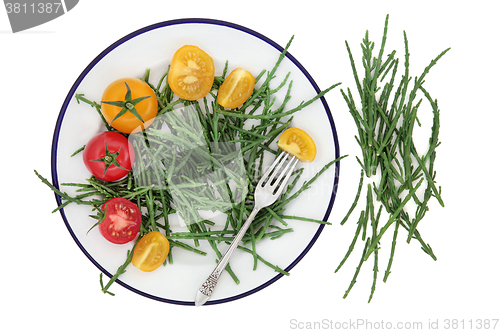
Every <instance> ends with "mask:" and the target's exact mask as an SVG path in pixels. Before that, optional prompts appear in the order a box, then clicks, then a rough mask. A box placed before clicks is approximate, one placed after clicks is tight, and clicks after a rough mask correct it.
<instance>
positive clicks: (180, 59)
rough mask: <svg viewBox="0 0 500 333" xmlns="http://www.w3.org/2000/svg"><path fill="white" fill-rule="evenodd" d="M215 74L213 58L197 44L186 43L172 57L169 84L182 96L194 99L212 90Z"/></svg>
mask: <svg viewBox="0 0 500 333" xmlns="http://www.w3.org/2000/svg"><path fill="white" fill-rule="evenodd" d="M214 75H215V66H214V61H213V59H212V58H211V57H210V56H209V55H208V54H207V53H206V52H205V51H203V50H202V49H200V48H199V47H197V46H193V45H184V46H183V47H181V48H180V49H178V50H177V51H176V52H175V54H174V56H173V58H172V63H171V65H170V71H169V72H168V84H169V86H170V88H171V89H172V91H173V92H174V93H175V94H176V95H177V96H179V97H180V98H183V99H187V100H190V101H194V100H197V99H200V98H203V97H205V96H206V95H207V94H208V93H209V92H210V90H212V84H213V83H214Z"/></svg>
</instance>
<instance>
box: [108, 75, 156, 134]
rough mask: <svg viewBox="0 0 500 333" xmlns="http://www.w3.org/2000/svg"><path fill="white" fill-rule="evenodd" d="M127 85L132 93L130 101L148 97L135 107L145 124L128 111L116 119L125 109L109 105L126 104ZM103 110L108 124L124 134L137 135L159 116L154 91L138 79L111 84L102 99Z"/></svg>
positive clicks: (116, 81) (125, 79) (117, 81)
mask: <svg viewBox="0 0 500 333" xmlns="http://www.w3.org/2000/svg"><path fill="white" fill-rule="evenodd" d="M125 83H126V84H125ZM127 85H128V87H129V89H130V93H131V96H130V99H132V100H134V99H137V98H141V97H144V98H145V97H147V98H145V99H143V100H141V101H138V102H137V104H135V106H134V108H135V110H137V112H138V114H139V115H140V117H141V118H142V120H143V121H144V122H142V121H141V119H139V118H138V117H137V116H136V115H134V114H133V113H132V112H131V111H127V112H125V113H124V114H123V115H121V116H119V117H118V118H117V119H115V118H116V117H117V116H118V114H119V113H120V111H122V110H123V108H124V107H123V106H116V105H111V104H108V103H113V102H115V103H116V102H122V104H123V103H125V104H126V95H127ZM148 96H149V97H148ZM101 110H102V114H103V116H104V118H105V119H106V121H107V122H108V124H110V125H111V126H112V127H113V128H115V129H116V130H118V131H120V132H122V133H136V132H139V131H142V130H144V129H145V128H147V127H148V126H149V125H151V123H152V122H153V120H154V119H155V117H156V115H157V114H158V100H157V98H156V95H155V92H154V90H153V89H151V87H150V86H149V85H148V84H147V83H146V82H144V81H142V80H139V79H136V78H122V79H118V80H115V81H113V82H111V83H110V84H109V85H108V86H107V87H106V89H105V90H104V92H103V94H102V98H101Z"/></svg>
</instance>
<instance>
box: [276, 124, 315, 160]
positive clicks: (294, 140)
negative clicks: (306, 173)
mask: <svg viewBox="0 0 500 333" xmlns="http://www.w3.org/2000/svg"><path fill="white" fill-rule="evenodd" d="M278 147H279V148H280V149H281V150H284V151H286V152H287V153H288V154H290V155H293V156H295V157H297V159H298V160H299V161H301V162H312V161H313V160H314V158H315V157H316V145H315V144H314V141H313V139H312V138H311V137H310V136H309V134H307V133H306V132H305V131H304V130H301V129H300V128H297V127H290V128H288V129H287V130H286V131H284V132H283V133H281V135H280V138H279V140H278Z"/></svg>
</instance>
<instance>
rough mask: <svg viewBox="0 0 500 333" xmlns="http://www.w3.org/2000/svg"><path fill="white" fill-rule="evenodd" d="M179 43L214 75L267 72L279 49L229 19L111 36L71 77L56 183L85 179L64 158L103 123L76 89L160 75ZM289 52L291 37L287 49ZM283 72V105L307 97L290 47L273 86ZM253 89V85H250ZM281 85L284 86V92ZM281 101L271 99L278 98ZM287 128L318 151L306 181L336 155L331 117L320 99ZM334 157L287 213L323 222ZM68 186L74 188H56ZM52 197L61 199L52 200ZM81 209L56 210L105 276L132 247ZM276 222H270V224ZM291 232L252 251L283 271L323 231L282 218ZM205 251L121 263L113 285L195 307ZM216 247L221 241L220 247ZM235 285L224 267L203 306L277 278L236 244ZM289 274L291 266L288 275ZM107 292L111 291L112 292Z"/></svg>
mask: <svg viewBox="0 0 500 333" xmlns="http://www.w3.org/2000/svg"><path fill="white" fill-rule="evenodd" d="M185 44H193V45H197V46H199V47H200V48H202V49H203V50H205V51H206V52H207V53H208V54H210V55H211V56H212V58H213V59H214V62H215V66H216V75H220V74H221V72H222V70H223V68H224V64H225V62H226V60H228V61H229V68H228V72H230V71H231V70H232V69H234V68H237V67H243V68H245V69H247V70H249V71H250V72H252V73H253V74H254V75H257V74H258V73H259V72H260V71H261V70H262V69H266V70H271V69H272V67H273V66H274V64H275V63H276V60H277V59H278V56H279V54H280V53H281V52H282V50H283V48H282V47H281V46H279V45H278V44H276V43H275V42H273V41H271V40H269V39H268V38H266V37H265V36H263V35H261V34H259V33H257V32H255V31H252V30H249V29H247V28H245V27H242V26H238V25H235V24H232V23H228V22H223V21H216V20H208V19H184V20H174V21H167V22H163V23H159V24H155V25H152V26H148V27H145V28H143V29H140V30H138V31H136V32H133V33H131V34H130V35H127V36H125V37H124V38H122V39H120V40H118V41H117V42H115V43H114V44H112V45H111V46H110V47H108V48H107V49H105V50H104V51H103V52H102V53H101V54H99V55H98V56H97V57H96V58H95V60H94V61H92V62H91V63H90V64H89V65H88V66H87V68H85V70H84V71H83V72H82V74H81V75H80V76H79V77H78V79H77V80H76V82H75V83H74V85H73V86H72V87H71V89H70V91H69V93H68V95H67V97H66V100H65V101H64V104H63V106H62V109H61V112H60V115H59V118H58V120H57V124H56V129H55V133H54V141H53V146H52V177H53V183H54V185H55V186H58V187H59V184H60V183H64V182H85V179H86V178H88V177H89V176H90V174H89V173H88V171H87V170H86V168H85V166H84V164H83V162H82V160H81V154H80V155H77V156H75V157H70V155H71V154H72V153H73V152H74V151H75V150H76V149H78V148H79V147H81V146H83V145H84V144H86V143H87V141H88V140H89V139H90V138H92V137H93V136H94V135H96V134H97V133H99V132H102V131H104V130H105V128H104V126H103V125H102V122H101V119H100V118H99V116H98V115H97V113H96V112H95V110H94V109H92V108H91V107H90V106H89V105H87V104H84V103H81V104H78V103H77V102H76V100H75V98H74V96H75V94H76V93H83V94H85V97H87V98H88V99H90V100H94V101H100V98H101V94H102V91H103V90H104V89H105V88H106V86H107V85H108V84H109V83H110V82H112V81H114V80H115V79H118V78H122V77H130V76H132V77H143V75H144V73H145V70H146V69H147V68H150V69H151V79H152V80H153V81H154V80H158V77H159V76H160V75H161V74H162V73H164V72H165V71H166V69H167V66H168V65H169V63H170V60H171V57H172V55H173V54H174V52H175V51H176V50H177V49H178V48H179V47H181V46H183V45H185ZM291 50H293V42H292V46H291ZM288 72H290V73H291V75H290V79H291V80H293V87H292V99H291V100H290V101H289V103H288V104H287V105H288V106H289V107H294V106H296V105H298V104H299V103H300V102H302V101H305V100H309V99H310V98H312V97H313V96H315V95H316V94H317V93H318V92H319V89H318V87H317V85H316V83H315V82H314V80H313V79H312V77H311V76H310V75H309V74H308V73H307V71H306V70H305V69H304V68H303V67H302V66H301V65H300V63H299V62H298V61H297V60H296V59H295V58H293V56H292V55H291V54H290V53H288V54H287V55H286V58H285V59H284V60H283V62H282V64H281V65H280V67H279V69H278V71H277V72H276V79H275V80H274V81H273V82H274V85H275V86H276V85H278V84H279V83H280V82H281V81H282V80H283V79H284V77H285V75H286V74H287V73H288ZM256 86H257V87H258V86H259V84H258V83H257V85H256ZM283 90H285V89H283ZM278 102H279V101H277V102H276V105H279V104H278ZM292 125H293V126H297V127H300V128H302V129H304V130H305V131H307V132H308V133H310V134H311V136H312V137H313V139H314V140H315V142H316V145H317V148H318V153H317V157H316V159H315V161H314V162H313V163H308V164H303V166H304V168H305V170H304V174H303V176H302V177H303V180H301V181H300V182H299V183H300V184H302V183H303V181H305V180H307V179H309V178H311V177H312V176H314V174H316V172H317V171H319V170H320V169H321V168H322V167H323V166H324V165H325V164H326V163H328V162H330V161H332V160H333V159H335V158H337V157H338V156H339V144H338V140H337V134H336V130H335V125H334V121H333V118H332V116H331V114H330V110H329V108H328V105H327V103H326V101H325V100H324V99H321V100H318V101H316V102H315V103H313V104H312V105H310V106H308V107H307V108H306V109H304V110H302V111H300V112H299V113H296V114H295V115H294V119H293V121H292ZM339 166H340V164H339V163H336V164H335V165H334V166H332V167H331V168H330V169H329V170H328V171H327V172H326V173H325V174H323V175H322V176H321V178H320V179H318V181H317V182H315V183H314V185H313V187H312V188H310V189H309V190H307V191H306V192H303V193H302V194H301V196H300V197H299V199H297V200H295V201H294V202H293V203H292V204H290V205H288V207H287V211H286V213H287V214H288V215H297V216H305V217H311V218H316V219H322V220H325V221H326V220H327V219H328V216H329V214H330V211H331V209H332V205H333V202H334V200H335V192H336V188H337V183H338V173H339ZM61 189H62V190H63V191H67V192H68V193H72V191H74V188H70V187H64V186H61ZM58 203H59V204H60V199H59V198H58ZM90 213H91V211H90V209H89V207H87V206H79V205H75V204H70V205H68V206H67V207H66V208H65V209H64V210H62V211H61V215H62V218H63V220H64V222H65V224H66V226H67V227H68V230H69V232H70V234H71V236H72V237H73V238H74V240H75V241H76V243H77V244H78V246H79V247H80V248H81V250H82V251H83V252H84V253H85V255H86V256H87V257H88V258H89V259H90V260H91V261H92V262H93V263H94V264H95V265H96V266H97V267H98V268H99V269H100V270H101V271H102V272H104V273H105V274H106V275H107V276H109V277H110V276H112V275H113V274H114V273H115V272H116V270H117V268H118V267H119V266H120V265H121V264H122V263H123V262H124V260H125V258H126V253H127V249H130V248H131V247H132V245H131V244H125V245H114V244H111V243H109V242H107V241H106V240H104V238H103V237H102V236H101V235H100V234H99V231H98V230H97V228H95V229H93V230H92V231H90V232H89V233H88V234H87V231H88V230H89V228H90V227H91V226H92V225H93V224H94V223H95V220H94V219H92V218H90V217H88V215H89V214H90ZM275 223H276V222H275ZM289 226H290V227H292V228H293V229H294V232H292V233H288V234H286V235H284V236H283V237H281V238H279V239H276V240H264V241H261V242H259V243H258V246H257V252H258V253H259V254H260V255H261V256H262V257H263V258H264V259H266V260H268V261H269V262H271V263H273V264H275V265H278V266H279V267H280V268H284V269H285V270H286V271H290V270H291V269H292V268H293V267H294V266H295V265H296V264H297V263H298V262H299V261H300V260H301V259H302V258H303V256H304V255H305V254H306V253H307V252H308V250H309V249H310V248H311V246H312V245H313V244H314V242H315V241H316V239H317V238H318V236H319V235H320V234H321V231H322V230H323V225H319V224H316V223H310V222H303V221H289ZM200 248H201V249H202V250H205V251H206V252H207V253H208V255H207V256H200V255H197V254H194V253H191V252H187V251H184V250H181V249H178V248H173V250H172V251H173V255H174V264H173V265H167V266H166V267H163V266H162V267H160V268H159V269H157V270H156V271H154V272H151V273H144V272H141V271H140V270H138V269H136V268H135V267H134V266H132V265H129V267H128V268H127V272H126V273H125V274H123V275H121V276H120V278H119V279H118V280H117V283H119V284H120V285H122V286H124V287H126V288H128V289H130V290H132V291H134V292H136V293H138V294H141V295H143V296H146V297H149V298H152V299H155V300H159V301H163V302H168V303H175V304H183V305H194V296H195V294H196V291H197V289H198V288H199V287H200V286H201V284H202V283H203V281H204V280H205V279H206V277H207V276H208V275H209V274H210V273H211V271H212V269H213V268H214V266H215V258H216V256H215V254H214V252H213V251H212V250H211V249H210V247H209V246H208V245H207V244H205V242H203V243H202V244H201V245H200ZM219 248H220V250H221V251H222V252H223V251H224V249H225V248H226V245H225V244H221V245H220V247H219ZM230 265H231V267H232V269H233V271H234V272H235V273H236V275H237V276H238V278H239V280H240V283H239V284H235V283H234V282H233V280H232V279H231V277H230V276H229V275H228V274H226V273H225V274H223V275H222V277H221V279H220V281H219V284H218V286H217V288H216V289H215V290H214V293H213V295H212V298H211V300H210V301H209V302H208V303H207V304H217V303H223V302H227V301H231V300H235V299H238V298H241V297H244V296H247V295H250V294H252V293H254V292H256V291H259V290H261V289H263V288H265V287H267V286H269V285H270V284H272V283H273V282H275V281H277V280H278V279H279V278H281V277H282V276H283V275H282V274H278V273H276V272H275V271H274V270H273V269H270V268H269V267H267V266H265V265H264V264H262V263H260V262H259V265H258V268H257V270H255V271H254V270H253V258H252V257H251V255H249V254H247V253H243V252H242V251H239V252H238V251H237V252H236V253H235V254H234V256H233V258H232V260H231V263H230ZM292 275H293V273H292ZM114 291H115V292H119V291H117V290H116V289H115V290H114Z"/></svg>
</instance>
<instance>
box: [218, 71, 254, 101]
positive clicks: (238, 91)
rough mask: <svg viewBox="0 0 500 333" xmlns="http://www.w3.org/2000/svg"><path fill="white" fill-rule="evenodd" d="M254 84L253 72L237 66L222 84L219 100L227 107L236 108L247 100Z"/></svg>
mask: <svg viewBox="0 0 500 333" xmlns="http://www.w3.org/2000/svg"><path fill="white" fill-rule="evenodd" d="M254 86H255V78H254V77H253V75H252V73H250V72H249V71H247V70H244V69H242V68H236V69H235V70H233V71H232V72H231V73H230V74H229V75H228V76H227V78H226V79H225V80H224V82H223V83H222V85H221V86H220V88H219V94H218V96H217V102H218V103H219V104H220V105H222V106H223V107H225V108H229V109H235V108H237V107H238V106H241V105H242V104H243V103H245V102H246V100H247V99H248V97H250V95H251V94H252V92H253V88H254Z"/></svg>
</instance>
